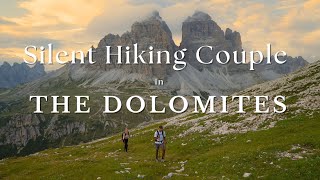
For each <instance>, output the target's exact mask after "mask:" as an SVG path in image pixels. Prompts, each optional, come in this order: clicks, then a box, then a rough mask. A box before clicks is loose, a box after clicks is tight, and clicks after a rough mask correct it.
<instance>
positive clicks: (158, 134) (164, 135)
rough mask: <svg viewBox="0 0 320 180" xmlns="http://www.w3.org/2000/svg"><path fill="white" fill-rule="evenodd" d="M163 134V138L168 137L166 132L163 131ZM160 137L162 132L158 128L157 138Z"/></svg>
mask: <svg viewBox="0 0 320 180" xmlns="http://www.w3.org/2000/svg"><path fill="white" fill-rule="evenodd" d="M162 136H163V139H164V138H166V133H165V132H164V131H162ZM158 138H159V139H160V133H159V131H158V130H157V139H158Z"/></svg>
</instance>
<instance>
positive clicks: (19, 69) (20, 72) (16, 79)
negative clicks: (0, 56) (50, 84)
mask: <svg viewBox="0 0 320 180" xmlns="http://www.w3.org/2000/svg"><path fill="white" fill-rule="evenodd" d="M45 74H46V72H45V70H44V65H41V64H40V63H36V64H35V65H34V66H33V67H29V66H28V65H27V64H26V63H21V64H18V63H14V64H13V65H12V66H11V65H10V64H9V63H8V62H4V63H3V64H2V65H1V66H0V88H12V87H15V86H17V85H19V84H24V83H27V82H30V81H33V80H35V79H39V78H41V77H42V76H44V75H45Z"/></svg>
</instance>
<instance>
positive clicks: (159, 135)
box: [154, 126, 166, 161]
mask: <svg viewBox="0 0 320 180" xmlns="http://www.w3.org/2000/svg"><path fill="white" fill-rule="evenodd" d="M154 141H155V147H156V161H159V159H158V155H159V149H160V148H161V150H162V157H161V161H164V156H165V152H166V133H165V131H164V130H163V126H159V129H158V130H157V131H156V132H155V133H154Z"/></svg>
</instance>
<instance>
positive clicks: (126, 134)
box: [122, 128, 130, 152]
mask: <svg viewBox="0 0 320 180" xmlns="http://www.w3.org/2000/svg"><path fill="white" fill-rule="evenodd" d="M129 137H130V134H129V130H128V128H125V129H124V132H123V133H122V142H123V144H124V151H126V152H128V141H129Z"/></svg>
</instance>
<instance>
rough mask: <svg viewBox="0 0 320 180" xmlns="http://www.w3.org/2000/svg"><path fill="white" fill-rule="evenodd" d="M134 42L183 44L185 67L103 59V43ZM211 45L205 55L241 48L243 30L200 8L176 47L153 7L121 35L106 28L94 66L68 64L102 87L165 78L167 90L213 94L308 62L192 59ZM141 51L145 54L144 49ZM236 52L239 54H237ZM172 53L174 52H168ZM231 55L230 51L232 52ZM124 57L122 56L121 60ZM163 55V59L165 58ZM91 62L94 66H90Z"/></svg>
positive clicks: (158, 46) (157, 46)
mask: <svg viewBox="0 0 320 180" xmlns="http://www.w3.org/2000/svg"><path fill="white" fill-rule="evenodd" d="M135 43H137V44H138V45H139V48H138V49H139V50H149V46H153V47H154V51H156V50H167V51H169V52H170V55H171V56H172V54H173V52H174V51H175V50H177V49H183V48H187V50H188V51H187V52H186V58H185V60H186V62H187V63H188V64H187V67H186V68H185V69H184V70H182V71H174V70H173V69H172V65H173V62H171V64H165V63H162V64H161V65H157V64H154V65H151V66H150V65H146V64H138V65H132V64H131V65H130V66H129V65H124V64H120V65H119V64H116V62H117V57H111V62H112V64H111V65H110V64H106V63H105V62H106V56H105V55H106V46H107V45H108V46H111V47H112V49H111V52H112V53H115V52H117V49H116V46H119V45H121V46H123V47H125V46H130V47H132V45H133V44H135ZM203 45H209V46H212V47H213V48H214V49H213V51H210V50H208V49H207V50H203V51H201V57H202V58H203V59H212V57H215V54H216V53H217V52H218V51H221V50H225V51H228V52H229V54H230V55H232V54H233V51H238V52H241V51H242V49H243V48H242V41H241V35H240V33H239V32H237V31H233V30H231V29H229V28H227V29H226V30H225V31H223V30H222V29H221V28H220V27H219V25H218V24H217V23H216V22H214V21H213V20H212V18H211V17H210V16H209V15H208V14H206V13H203V12H195V13H194V14H193V15H192V16H190V17H188V18H187V19H186V20H185V21H184V22H183V24H182V42H181V44H180V46H179V47H177V46H176V45H175V44H174V41H173V39H172V34H171V31H170V29H169V27H168V26H167V25H166V23H165V22H164V21H163V19H162V18H161V17H160V15H159V13H158V12H154V13H153V14H152V15H151V16H150V17H148V18H147V19H145V20H143V21H141V22H136V23H134V24H133V25H132V27H131V31H130V32H126V33H124V34H123V35H121V36H119V35H113V34H108V35H107V36H105V37H104V38H103V39H101V40H100V42H99V44H98V46H97V48H95V50H96V51H97V53H94V56H93V59H95V60H97V61H98V63H97V64H96V66H92V65H87V66H79V67H75V66H74V67H71V68H72V69H71V70H70V76H71V77H72V79H74V80H75V81H79V82H82V84H81V85H84V86H90V87H101V86H104V85H108V84H110V83H122V82H134V81H141V82H147V83H150V84H152V83H153V81H154V79H164V80H165V84H164V86H162V87H156V88H161V89H165V90H167V91H171V92H176V93H178V94H182V95H193V94H199V95H202V96H203V95H204V94H211V95H227V94H231V93H234V92H237V91H239V90H242V89H244V88H247V87H249V86H252V85H254V84H257V83H261V82H264V81H267V80H272V79H276V78H279V77H281V76H283V75H284V74H288V73H290V72H293V71H295V70H297V69H299V68H301V67H304V66H305V65H306V64H307V61H305V60H304V59H303V58H301V57H298V58H292V57H290V56H288V58H287V59H288V63H286V64H284V65H277V64H275V63H273V64H272V65H265V64H261V65H259V68H258V69H259V70H256V71H248V65H246V64H245V65H236V64H234V63H232V62H230V63H229V64H227V65H220V64H218V63H213V64H210V65H203V64H200V63H199V62H197V61H196V59H195V57H196V50H197V49H198V48H199V47H201V46H203ZM144 56H148V54H145V55H144ZM238 56H239V54H238ZM171 58H172V57H171ZM231 58H232V57H231ZM125 61H126V59H125V57H124V56H122V62H123V63H124V62H125ZM163 61H164V59H163ZM93 68H94V71H93V70H92V69H93Z"/></svg>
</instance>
